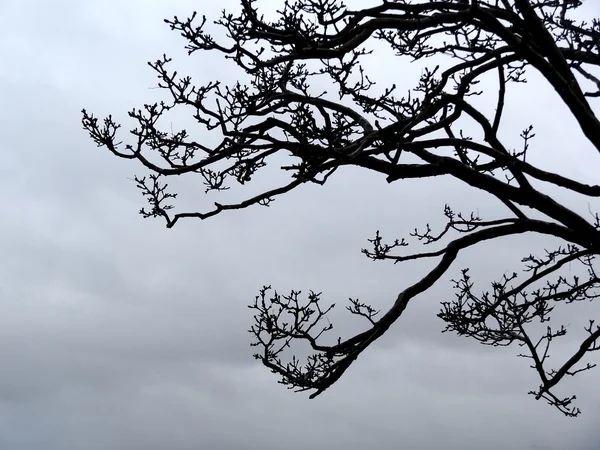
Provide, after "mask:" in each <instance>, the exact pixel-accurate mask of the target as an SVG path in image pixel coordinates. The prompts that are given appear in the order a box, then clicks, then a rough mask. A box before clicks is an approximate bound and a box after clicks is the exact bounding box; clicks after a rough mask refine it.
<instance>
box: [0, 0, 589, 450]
mask: <svg viewBox="0 0 600 450" xmlns="http://www.w3.org/2000/svg"><path fill="white" fill-rule="evenodd" d="M263 3H264V4H265V5H266V7H270V8H274V7H275V6H279V5H280V2H275V1H274V0H271V1H270V2H267V1H265V2H263ZM223 7H226V8H236V7H237V1H233V0H227V1H223V0H222V1H220V2H208V1H202V0H197V1H193V0H177V1H169V2H167V1H160V0H126V1H123V0H120V1H118V0H86V1H81V0H57V1H52V2H50V1H43V0H37V1H36V0H30V1H28V2H24V1H20V0H2V1H1V2H0V57H1V61H2V64H1V65H0V137H1V140H0V175H1V176H0V189H1V192H2V193H3V202H2V203H3V204H2V210H3V214H2V220H0V236H2V238H1V239H0V252H1V255H2V258H1V259H0V280H1V282H0V449H2V450H41V449H43V450H88V449H89V450H96V449H98V450H100V449H111V450H126V449H127V450H137V449H140V450H142V449H143V450H159V449H160V450H162V449H169V450H188V449H203V448H205V449H215V450H217V449H226V450H230V449H282V448H284V449H289V450H296V449H307V448H313V449H314V448H331V449H344V450H355V449H361V450H364V449H382V450H385V449H398V448H403V449H423V450H429V449H438V448H443V449H462V450H470V449H473V450H475V449H490V450H504V449H515V450H532V449H538V450H542V449H544V450H550V449H553V450H563V449H564V450H567V449H568V450H592V449H597V448H598V446H599V445H600V432H599V430H598V426H597V425H598V418H599V417H600V384H599V383H598V379H599V378H598V374H599V372H598V371H596V372H590V373H587V374H583V375H581V376H580V377H578V379H577V380H574V381H571V380H566V382H565V383H564V386H563V390H564V391H561V392H564V393H565V395H566V394H569V393H571V390H574V391H575V393H577V394H578V401H579V404H580V406H581V409H582V410H583V414H582V415H581V417H580V418H578V419H575V420H574V419H566V418H564V417H562V416H561V415H560V414H559V413H558V412H557V411H555V410H553V409H552V408H550V407H548V406H546V405H545V404H544V403H542V402H536V401H535V400H534V399H533V398H532V397H531V396H528V395H526V392H527V391H528V390H529V389H533V388H536V387H537V380H536V377H535V374H534V373H533V371H532V370H531V369H529V368H528V364H527V361H525V360H523V359H519V358H516V357H515V354H516V353H517V352H518V350H517V349H515V348H509V349H504V350H498V349H492V348H487V347H481V346H478V345H476V344H475V343H473V342H470V341H468V340H466V339H461V338H458V337H456V336H453V335H441V334H440V330H441V329H442V327H443V324H442V322H441V321H440V320H438V319H437V318H436V317H435V313H436V312H437V310H438V308H439V301H440V300H444V299H445V298H449V296H450V295H452V293H451V292H450V284H449V283H448V280H449V279H450V278H452V276H455V275H456V274H457V273H458V272H459V269H460V268H462V267H465V266H467V265H468V264H469V263H471V264H472V263H473V261H475V262H476V266H477V267H476V268H475V269H476V270H475V269H474V270H475V272H476V274H478V275H479V277H478V280H479V279H480V280H481V281H480V285H479V286H480V288H481V289H484V288H486V287H487V283H489V282H490V281H492V280H493V279H495V278H496V277H498V276H500V275H501V274H502V273H504V272H505V271H506V270H513V269H515V268H516V266H515V262H517V261H519V259H520V257H522V256H524V254H523V253H524V252H529V249H528V248H527V249H526V250H524V248H525V246H524V244H527V245H528V246H533V247H532V250H536V249H538V250H539V249H541V248H543V247H544V244H545V242H544V241H543V240H540V239H532V238H530V237H527V238H522V237H521V238H516V239H509V240H506V241H503V243H502V244H501V245H497V244H496V245H488V246H484V247H480V248H479V249H477V250H476V251H471V252H469V253H467V254H465V255H464V256H463V257H461V258H460V260H459V261H457V263H456V264H455V265H454V266H453V268H452V269H451V271H450V272H449V274H448V276H447V277H445V278H444V281H442V282H440V283H439V284H438V285H437V286H436V287H435V288H434V289H433V290H432V291H431V292H427V293H426V294H424V295H422V296H420V297H418V298H416V299H414V300H413V302H412V303H411V304H410V306H409V308H408V310H407V312H406V314H405V316H403V317H402V318H401V320H399V321H398V323H397V324H396V325H395V326H394V327H393V329H392V330H391V331H390V332H389V334H388V335H387V336H385V337H384V338H382V339H381V341H380V342H377V343H376V344H375V345H373V347H372V349H371V350H369V351H368V352H366V353H365V354H364V356H361V358H360V360H359V361H358V362H357V363H356V364H355V365H354V367H353V368H352V369H351V370H349V371H348V372H347V374H346V375H344V377H343V378H342V380H341V381H340V382H339V383H338V384H336V385H335V386H334V387H333V388H331V389H330V390H329V391H327V392H326V393H325V394H323V395H322V396H320V397H318V398H317V399H315V400H309V399H308V397H307V395H305V394H294V393H292V392H290V391H287V390H286V389H284V388H283V387H282V386H280V385H278V384H277V383H276V380H277V379H276V378H275V377H274V376H272V375H271V374H270V373H269V372H268V371H267V370H266V369H264V368H263V367H262V366H261V365H259V364H258V363H257V362H256V361H254V360H253V359H252V357H251V354H252V351H251V349H250V348H249V345H248V344H249V342H250V336H249V334H248V333H247V332H246V330H247V329H248V327H249V326H250V323H251V313H250V311H249V310H248V309H247V308H246V305H247V304H248V303H250V302H251V301H252V299H253V296H254V295H255V294H256V293H257V291H258V289H259V288H260V287H261V286H262V285H263V284H273V286H274V287H275V288H277V289H278V290H281V291H286V290H289V289H291V288H295V289H303V290H304V291H307V290H309V289H314V290H316V291H322V292H323V299H324V301H326V302H336V303H338V304H339V305H340V306H342V305H343V303H344V301H345V300H346V299H347V298H348V297H353V298H354V297H360V298H361V299H362V300H365V301H369V302H372V303H373V304H375V305H378V306H380V307H385V306H386V305H389V304H391V302H392V301H393V299H394V298H395V296H396V295H397V293H398V292H399V291H400V290H402V289H403V288H404V287H406V286H407V285H408V284H410V283H412V282H414V281H415V280H417V279H419V277H420V276H421V275H422V274H423V270H424V267H425V266H422V265H421V266H419V265H417V266H411V265H406V266H393V265H388V264H385V263H379V264H376V263H373V262H371V261H369V260H367V259H366V258H364V257H363V256H362V255H361V254H360V249H361V248H362V247H363V246H364V245H365V243H366V239H367V238H369V237H372V236H373V233H374V231H375V230H376V229H381V230H382V232H384V233H385V235H387V236H389V237H401V236H402V235H404V234H405V233H407V232H409V231H411V230H412V229H414V227H416V226H421V225H423V224H424V223H425V222H427V221H432V222H433V223H435V222H436V220H437V221H439V220H440V218H441V211H442V208H443V205H444V204H445V203H450V204H451V205H453V206H454V207H456V209H461V208H462V209H465V210H466V209H467V208H469V207H470V206H475V207H479V208H480V209H481V212H482V214H483V213H484V212H486V213H489V214H490V215H493V214H494V212H495V211H501V209H499V208H501V206H500V205H496V204H492V203H490V199H489V198H488V197H485V196H483V194H480V193H477V192H472V191H471V190H468V189H465V188H464V187H461V186H460V185H458V184H456V183H449V182H443V183H442V182H439V181H431V182H425V183H417V182H406V183H397V184H396V185H392V186H389V185H387V183H385V180H384V179H383V178H382V177H377V176H374V175H372V174H368V173H364V172H362V171H356V170H349V171H346V172H342V173H341V174H340V175H339V176H338V177H337V178H333V179H332V180H331V183H330V184H329V185H327V186H326V187H324V188H319V187H314V186H307V187H306V188H303V189H301V190H298V191H297V192H294V193H292V194H290V195H289V196H287V197H284V198H281V199H280V200H278V201H276V202H275V203H274V204H273V206H272V207H271V208H255V209H251V210H245V211H241V212H234V213H231V214H223V215H221V216H218V217H215V218H212V219H211V220H209V221H205V222H200V221H183V222H180V223H178V225H177V226H176V227H175V228H174V229H172V230H166V229H165V227H164V223H163V222H160V221H151V220H143V219H142V218H141V217H140V216H138V215H137V211H138V210H139V208H140V206H142V199H141V197H140V196H139V194H138V192H137V191H136V189H135V187H134V185H133V183H132V182H131V181H129V180H128V177H131V176H132V175H133V174H134V173H137V174H143V172H142V171H141V170H140V168H139V167H137V166H136V165H135V164H131V163H129V162H127V161H122V160H117V159H115V158H114V157H112V155H109V154H108V152H106V151H102V150H99V149H97V148H96V147H95V146H94V144H93V143H92V142H91V141H90V140H89V139H88V137H87V136H86V134H85V132H84V131H82V130H81V127H80V110H81V108H83V107H85V108H87V109H88V110H90V111H93V112H95V113H97V114H98V115H100V116H103V115H106V114H109V113H112V114H114V115H115V116H117V117H119V118H120V119H121V118H123V119H125V116H126V114H125V113H126V111H127V110H129V109H130V108H131V107H133V106H139V105H141V104H143V103H144V102H148V101H151V100H153V99H156V98H157V97H156V96H157V95H158V91H157V90H152V89H149V88H151V87H153V86H155V85H156V80H155V78H154V76H153V73H152V71H151V70H150V69H149V68H148V67H147V65H146V61H149V60H153V59H156V58H158V57H160V56H161V55H162V54H163V53H164V52H166V53H168V54H173V55H175V56H176V57H177V64H178V67H184V68H186V69H187V70H189V71H193V73H192V74H193V75H194V76H195V77H196V81H197V82H200V81H202V80H205V81H207V80H210V79H214V78H220V79H224V80H226V81H227V80H231V81H234V80H235V77H236V73H235V71H232V70H231V67H230V66H226V65H224V64H223V63H222V62H220V61H219V60H218V59H211V58H207V59H203V60H199V59H186V58H185V52H184V51H183V50H182V46H183V44H184V43H183V41H182V40H181V38H179V37H178V36H177V35H176V34H175V33H173V32H170V31H169V30H168V27H166V26H165V25H164V24H163V23H162V19H163V18H165V17H171V16H172V15H174V14H178V15H180V16H184V15H187V14H189V13H190V12H191V11H192V10H193V9H194V8H196V9H198V10H200V12H202V13H205V14H206V15H208V16H212V17H215V18H216V16H217V14H218V12H219V11H220V10H221V9H222V8H223ZM378 64H380V65H379V66H378ZM381 67H382V65H381V61H379V62H378V61H376V60H374V61H373V65H372V69H373V71H374V72H377V71H381ZM386 69H389V64H388V65H387V67H386ZM397 70H398V71H399V72H404V71H406V69H405V68H403V67H399V68H398V69H397ZM389 76H390V77H393V76H394V75H393V74H392V73H390V74H389ZM406 76H407V77H408V75H406ZM523 89H525V90H523V91H522V92H525V93H526V95H521V97H520V98H521V99H526V98H527V99H528V100H526V101H523V100H522V101H521V102H520V103H519V101H518V98H517V96H515V97H513V98H512V99H511V100H512V101H513V102H512V107H511V108H512V109H511V110H510V114H509V115H507V118H508V119H509V120H508V122H507V124H506V127H513V126H514V127H516V129H522V128H525V126H527V125H528V124H529V122H531V121H533V122H534V124H535V125H536V126H537V132H538V135H539V138H538V140H537V141H536V142H535V145H534V148H533V150H534V151H543V152H545V156H544V161H545V162H544V164H546V165H547V166H548V167H552V168H555V169H556V168H560V169H561V170H562V171H563V172H564V173H567V174H571V175H574V176H577V177H578V178H579V179H581V180H583V181H587V182H592V183H597V173H598V170H597V168H598V167H600V160H599V159H600V158H599V157H598V155H597V154H595V153H594V152H592V151H591V150H590V148H589V147H586V144H585V142H584V141H580V142H578V141H573V139H572V138H571V137H569V134H568V133H565V132H564V131H563V129H561V128H560V127H561V126H562V125H563V124H566V125H565V126H567V127H571V128H570V129H571V130H573V131H575V132H576V133H577V130H576V128H575V127H574V126H573V124H572V123H571V122H569V120H566V121H565V118H564V114H562V113H561V111H564V110H563V109H562V106H561V105H560V104H558V103H556V100H555V96H553V94H552V93H551V92H547V91H544V90H542V89H541V88H538V87H537V86H536V85H535V84H532V85H529V86H528V87H526V88H523ZM515 100H516V101H517V103H514V101H515ZM120 119H119V120H120ZM182 121H183V122H185V118H182ZM174 125H175V126H184V125H186V124H185V123H181V124H174ZM124 128H127V126H125V127H124ZM515 134H518V133H515ZM565 154H569V156H568V157H565ZM559 157H560V158H561V159H558V158H559ZM565 158H568V163H566V162H565ZM594 177H596V178H594ZM196 181H197V180H187V181H184V183H188V184H186V185H185V187H186V191H187V194H188V196H187V198H188V200H187V201H189V202H198V203H199V202H201V201H202V199H201V197H200V192H201V186H200V183H199V182H198V183H196ZM196 194H198V196H197V197H196ZM596 206H600V205H596ZM577 207H581V208H583V211H585V209H587V203H585V204H582V205H579V204H577ZM342 309H343V308H339V311H338V312H337V313H336V314H335V318H336V322H335V323H336V326H337V329H338V330H339V332H340V333H346V332H352V331H357V330H358V329H359V328H357V327H360V326H361V323H360V322H357V321H356V320H355V319H352V318H348V317H347V315H346V314H344V312H343V310H342ZM598 309H599V308H598V307H596V311H598ZM598 312H600V311H598ZM578 313H579V312H578ZM578 313H577V314H578ZM567 314H573V318H574V319H575V320H576V319H577V318H578V317H577V314H576V313H569V312H567ZM579 319H581V317H579ZM571 344H572V345H576V342H571ZM571 349H572V348H566V346H565V348H564V351H565V352H568V351H570V350H571ZM561 352H562V350H561V349H557V356H559V355H560V354H562V353H561ZM565 354H566V353H565Z"/></svg>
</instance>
